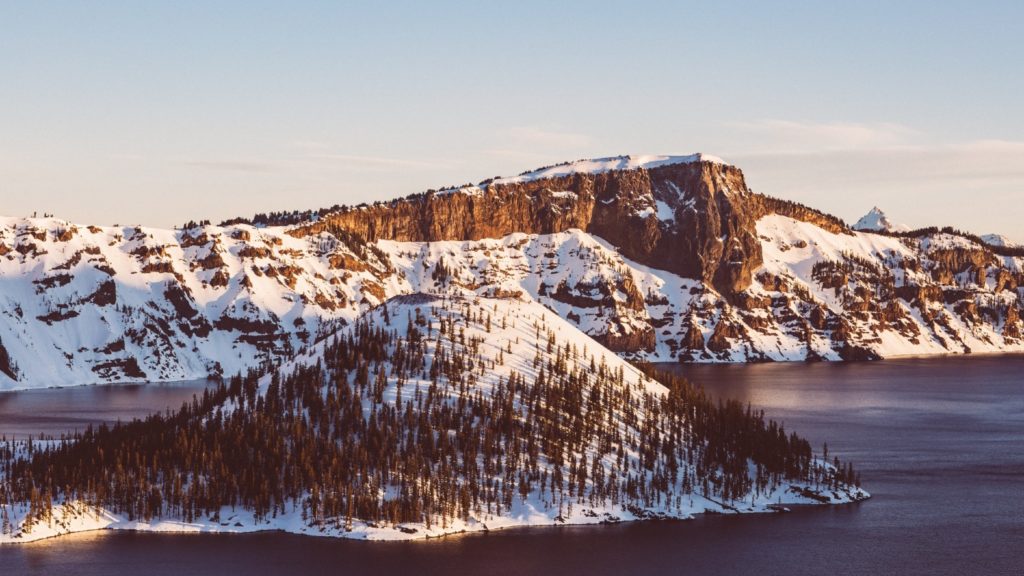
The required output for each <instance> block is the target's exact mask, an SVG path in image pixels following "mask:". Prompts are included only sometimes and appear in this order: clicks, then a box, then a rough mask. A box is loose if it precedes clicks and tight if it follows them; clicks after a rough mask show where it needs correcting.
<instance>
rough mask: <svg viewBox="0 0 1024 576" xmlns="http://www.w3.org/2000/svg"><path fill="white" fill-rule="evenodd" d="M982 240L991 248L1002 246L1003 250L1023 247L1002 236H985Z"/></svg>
mask: <svg viewBox="0 0 1024 576" xmlns="http://www.w3.org/2000/svg"><path fill="white" fill-rule="evenodd" d="M981 239H982V240H983V241H984V242H985V243H986V244H988V245H989V246H1000V247H1003V248H1018V247H1020V246H1021V244H1019V243H1017V242H1014V241H1013V240H1011V239H1010V238H1008V237H1006V236H1004V235H1002V234H985V235H984V236H982V237H981Z"/></svg>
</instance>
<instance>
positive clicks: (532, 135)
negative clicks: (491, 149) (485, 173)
mask: <svg viewBox="0 0 1024 576" xmlns="http://www.w3.org/2000/svg"><path fill="white" fill-rule="evenodd" d="M499 136H500V135H499ZM504 136H505V138H506V139H507V140H508V141H509V142H510V143H511V144H512V145H513V146H531V147H535V146H541V147H544V148H582V147H584V146H588V145H590V143H591V138H590V136H587V135H586V134H580V133H578V132H569V131H564V130H558V129H551V128H543V127H540V126H516V127H513V128H509V129H508V130H506V131H505V134H504Z"/></svg>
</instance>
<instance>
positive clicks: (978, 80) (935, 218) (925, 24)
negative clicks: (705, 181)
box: [0, 0, 1024, 240]
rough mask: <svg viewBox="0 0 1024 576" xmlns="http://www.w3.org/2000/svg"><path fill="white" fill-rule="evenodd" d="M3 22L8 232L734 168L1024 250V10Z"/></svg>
mask: <svg viewBox="0 0 1024 576" xmlns="http://www.w3.org/2000/svg"><path fill="white" fill-rule="evenodd" d="M553 4H554V3H550V2H515V3H513V2H472V3H470V2H465V3H456V2H390V3H389V2H366V3H346V2H302V1H293V2H255V1H238V2H215V1H210V2H185V1H176V2H170V1H167V2H156V1H151V2H137V1H131V2H128V1H125V2H114V1H106V2H70V1H69V2H47V1H32V2H20V1H13V0H12V1H3V2H0V213H3V214H7V215H15V216H20V215H25V214H28V213H31V212H32V211H34V210H38V211H40V212H43V211H47V212H55V213H56V214H57V215H59V216H62V217H65V218H68V219H71V220H75V221H80V222H90V223H92V222H95V223H115V222H117V223H122V224H125V223H143V224H148V225H160V226H169V225H172V224H177V223H181V222H183V221H185V220H187V219H190V218H196V219H198V218H210V219H213V220H218V219H222V218H226V217H230V216H234V215H251V214H252V213H254V212H258V211H267V210H282V209H293V208H305V207H319V206H322V205H330V204H334V203H358V202H361V201H369V200H376V199H385V198H391V197H394V196H399V195H405V194H408V193H412V192H417V191H421V190H424V189H426V188H430V187H438V186H441V185H446V184H456V183H462V182H468V181H478V180H480V179H483V178H485V177H489V176H494V175H497V174H502V175H507V174H513V173H518V172H520V171H522V170H525V169H528V168H531V167H535V166H539V165H545V164H549V163H552V162H558V161H562V160H568V159H575V158H580V157H592V156H605V155H612V154H620V153H672V154H686V153H691V152H695V151H703V152H709V153H712V154H716V155H718V156H722V157H724V158H725V159H726V160H729V161H731V162H733V163H735V164H737V165H738V166H740V167H741V168H743V169H744V172H745V173H746V175H747V180H748V183H749V184H750V185H751V186H752V187H753V188H754V189H755V190H757V191H759V192H765V193H770V194H773V195H777V196H782V197H786V198H792V199H796V200H799V201H803V202H806V203H809V204H812V205H815V206H818V207H821V208H823V209H825V210H828V211H831V212H834V213H836V214H837V215H839V216H841V217H844V218H846V219H847V220H855V219H856V218H857V217H858V216H860V215H861V214H862V213H863V212H866V211H867V210H868V209H869V208H871V206H873V205H875V204H878V205H879V206H881V207H882V208H883V209H885V210H886V211H887V212H889V215H890V217H892V219H893V220H896V221H902V222H906V223H908V224H910V225H915V226H916V225H925V224H933V223H934V224H948V223H951V224H957V225H960V226H963V227H966V228H969V229H971V230H975V231H977V232H990V231H998V232H1003V233H1006V234H1009V235H1011V236H1016V237H1017V238H1018V239H1020V240H1024V227H1022V224H1021V223H1022V221H1024V207H1022V206H1024V106H1022V105H1021V98H1022V95H1024V73H1022V69H1021V68H1022V62H1024V29H1022V28H1024V3H1021V2H939V3H935V2H892V1H889V2H857V3H856V5H854V4H853V3H845V2H707V1H705V2H699V3H698V2H693V3H689V2H624V1H620V2H598V1H590V2H578V3H571V2H565V3H559V5H557V6H555V5H553Z"/></svg>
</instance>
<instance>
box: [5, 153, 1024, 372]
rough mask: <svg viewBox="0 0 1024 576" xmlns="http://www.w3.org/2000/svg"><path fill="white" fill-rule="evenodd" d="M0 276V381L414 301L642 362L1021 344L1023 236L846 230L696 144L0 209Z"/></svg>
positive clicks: (172, 368)
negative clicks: (376, 199)
mask: <svg viewBox="0 0 1024 576" xmlns="http://www.w3.org/2000/svg"><path fill="white" fill-rule="evenodd" d="M0 285H2V286H3V289H2V290H0V318H2V319H3V320H2V321H0V389H3V388H6V389H10V388H27V387H40V386H54V385H68V384H84V383H91V382H113V381H166V380H182V379H193V378H203V377H206V376H207V375H211V376H221V375H224V376H227V375H231V374H235V373H237V372H239V371H245V370H247V369H249V368H254V367H260V366H268V365H274V364H279V363H281V362H283V361H286V360H287V359H289V358H291V357H292V356H293V355H294V354H296V353H299V352H302V351H305V350H307V349H308V348H309V347H310V346H312V345H313V344H314V343H315V342H317V341H318V340H320V339H322V338H324V337H325V336H326V335H328V334H331V333H333V332H334V331H336V330H337V329H338V328H339V327H342V326H345V325H349V324H351V323H353V322H356V321H357V320H358V319H359V318H360V317H361V315H362V314H364V313H365V312H366V311H368V310H370V309H373V308H374V307H376V306H378V305H380V304H382V303H383V302H385V301H387V300H388V299H390V298H392V297H395V296H400V295H404V294H412V293H428V294H438V295H461V296H479V297H499V298H515V299H519V300H522V301H524V302H536V303H539V304H541V305H543V306H546V307H548V308H550V309H552V310H554V311H555V312H556V313H557V314H558V315H560V316H561V317H563V318H565V319H566V320H567V321H568V322H570V323H571V324H572V325H573V326H575V327H576V328H578V329H579V330H581V331H582V332H584V333H585V334H586V335H588V336H589V337H591V338H593V339H594V340H596V341H597V342H599V343H601V344H602V345H604V346H606V347H608V348H609V349H611V350H613V351H615V352H617V353H618V354H619V355H620V356H622V357H624V358H628V359H637V360H646V361H652V362H653V361H665V362H674V361H693V362H740V361H786V360H794V361H804V360H842V359H873V358H880V357H889V356H895V355H904V354H914V355H922V354H946V353H957V354H959V353H970V352H1005V351H1024V341H1022V339H1021V320H1020V312H1021V301H1022V297H1024V292H1022V291H1024V251H1022V250H1021V249H1019V248H1013V247H1000V246H994V245H991V244H988V243H986V242H984V241H983V240H981V239H980V238H977V237H975V236H972V235H970V234H965V233H962V232H958V231H956V230H953V229H949V228H943V229H938V228H926V229H922V230H918V231H913V232H903V233H899V234H894V233H892V232H885V233H871V232H860V231H856V230H853V229H851V228H850V227H848V226H847V225H846V224H845V223H844V222H843V221H842V220H840V219H838V218H836V217H833V216H830V215H827V214H824V213H822V212H820V211H817V210H814V209H812V208H809V207H806V206H802V205H799V204H796V203H793V202H788V201H785V200H780V199H777V198H772V197H768V196H764V195H760V194H756V193H753V192H752V191H750V190H749V188H748V187H747V184H746V182H745V180H744V177H743V173H742V172H741V171H740V169H739V168H736V167H734V166H731V165H729V164H726V163H724V162H722V161H720V160H718V159H715V158H712V157H707V156H703V155H692V156H620V157H613V158H605V159H597V160H587V161H578V162H571V163H565V164H560V165H556V166H550V167H546V168H542V169H539V170H535V171H531V172H526V173H523V174H521V175H519V176H517V177H513V178H498V179H492V180H488V181H484V182H481V183H479V184H477V185H466V186H460V187H456V188H448V189H443V190H431V191H428V192H426V193H422V194H416V195H413V196H409V197H406V198H401V199H396V200H392V201H389V202H381V203H376V204H372V205H361V206H355V207H338V208H336V209H333V210H323V211H319V212H317V213H316V217H315V218H310V219H303V220H299V221H294V222H291V223H288V224H287V225H280V226H257V225H253V224H251V223H247V222H245V221H244V220H242V219H236V220H235V221H234V223H231V224H228V225H224V226H210V225H206V226H193V227H190V228H188V229H184V230H159V229H151V228H145V227H138V226H130V227H97V226H86V225H76V224H72V223H69V222H65V221H61V220H57V219H25V218H6V219H0ZM38 358H45V359H46V360H47V361H44V362H39V361H37V359H38Z"/></svg>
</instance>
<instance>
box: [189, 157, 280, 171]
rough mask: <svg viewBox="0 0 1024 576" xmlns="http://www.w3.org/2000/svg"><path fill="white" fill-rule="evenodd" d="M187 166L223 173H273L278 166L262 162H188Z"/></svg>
mask: <svg viewBox="0 0 1024 576" xmlns="http://www.w3.org/2000/svg"><path fill="white" fill-rule="evenodd" d="M184 164H185V165H186V166H193V167H195V168H202V169H205V170H214V171H221V172H272V171H274V170H275V169H276V168H277V166H276V165H275V164H274V163H271V162H266V161H261V160H186V161H185V162H184Z"/></svg>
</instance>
